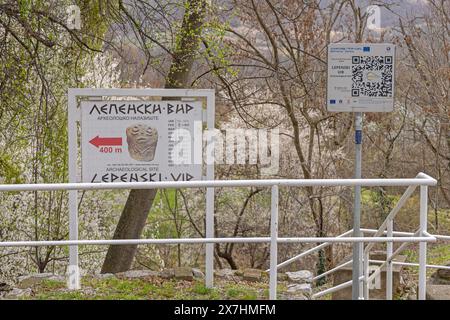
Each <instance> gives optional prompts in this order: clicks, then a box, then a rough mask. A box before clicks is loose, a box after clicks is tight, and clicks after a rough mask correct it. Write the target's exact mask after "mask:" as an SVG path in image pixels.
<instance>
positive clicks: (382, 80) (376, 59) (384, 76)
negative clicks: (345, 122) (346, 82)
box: [352, 56, 392, 97]
mask: <svg viewBox="0 0 450 320" xmlns="http://www.w3.org/2000/svg"><path fill="white" fill-rule="evenodd" d="M352 96H353V97H392V56H371V57H368V56H353V57H352Z"/></svg>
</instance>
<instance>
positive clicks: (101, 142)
mask: <svg viewBox="0 0 450 320" xmlns="http://www.w3.org/2000/svg"><path fill="white" fill-rule="evenodd" d="M89 143H90V144H92V145H94V146H96V147H97V148H98V147H100V146H121V145H122V138H106V137H103V138H102V137H99V136H96V137H95V138H94V139H91V140H90V141H89Z"/></svg>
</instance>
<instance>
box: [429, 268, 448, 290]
mask: <svg viewBox="0 0 450 320" xmlns="http://www.w3.org/2000/svg"><path fill="white" fill-rule="evenodd" d="M447 267H450V263H448V264H447ZM429 283H430V284H441V285H450V270H449V269H437V271H436V272H435V273H433V274H432V275H431V277H430V281H429Z"/></svg>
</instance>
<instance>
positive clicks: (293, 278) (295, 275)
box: [286, 270, 313, 283]
mask: <svg viewBox="0 0 450 320" xmlns="http://www.w3.org/2000/svg"><path fill="white" fill-rule="evenodd" d="M286 275H287V277H288V281H289V282H294V283H311V282H312V279H313V274H312V272H311V271H309V270H299V271H295V272H286Z"/></svg>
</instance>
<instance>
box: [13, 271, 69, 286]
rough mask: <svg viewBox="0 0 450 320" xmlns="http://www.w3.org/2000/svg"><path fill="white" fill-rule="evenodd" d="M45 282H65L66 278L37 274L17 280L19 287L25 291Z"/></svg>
mask: <svg viewBox="0 0 450 320" xmlns="http://www.w3.org/2000/svg"><path fill="white" fill-rule="evenodd" d="M44 280H53V281H60V282H65V281H66V278H65V277H64V276H59V275H55V274H53V273H36V274H31V275H28V276H21V277H19V278H18V279H17V282H18V284H17V286H18V288H19V289H25V288H29V287H32V286H34V285H36V284H38V283H41V282H42V281H44Z"/></svg>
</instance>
